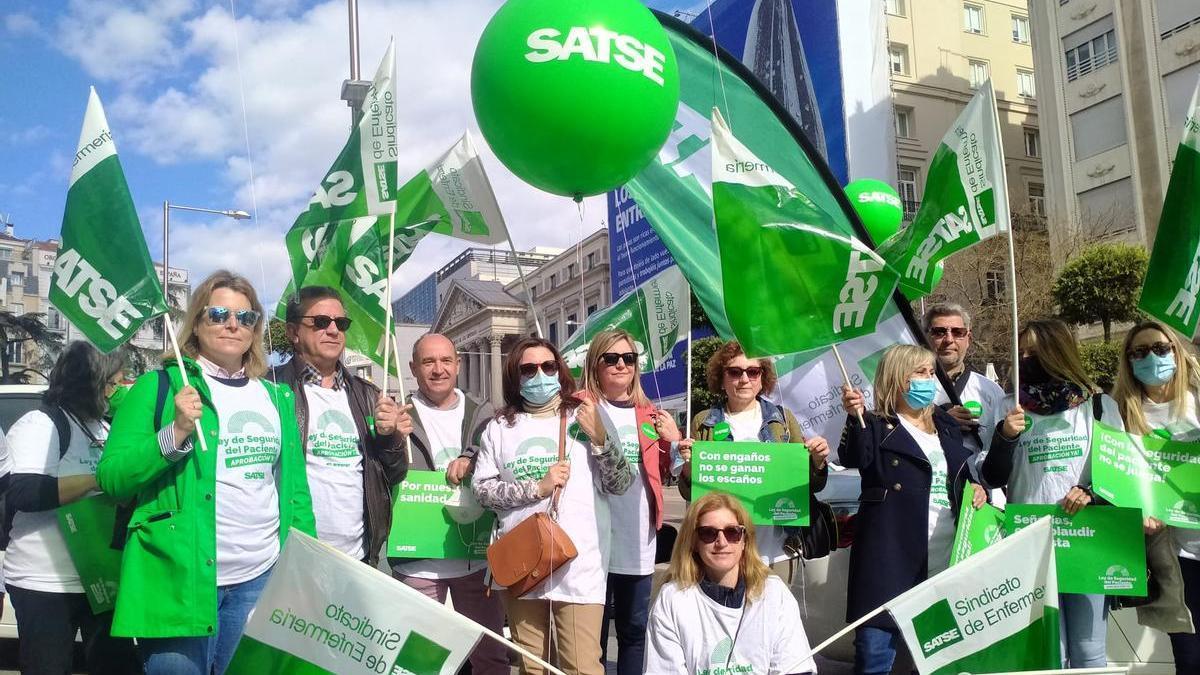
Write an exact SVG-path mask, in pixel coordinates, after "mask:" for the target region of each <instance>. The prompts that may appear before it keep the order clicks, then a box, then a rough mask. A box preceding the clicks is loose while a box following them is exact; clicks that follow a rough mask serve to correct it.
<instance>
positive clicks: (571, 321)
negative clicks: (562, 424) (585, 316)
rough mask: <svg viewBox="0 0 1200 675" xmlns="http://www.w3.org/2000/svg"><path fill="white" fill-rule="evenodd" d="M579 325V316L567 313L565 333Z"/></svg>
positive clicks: (569, 332) (571, 331)
mask: <svg viewBox="0 0 1200 675" xmlns="http://www.w3.org/2000/svg"><path fill="white" fill-rule="evenodd" d="M578 325H579V317H578V316H577V315H575V314H568V315H567V335H570V334H571V333H574V332H575V327H576V326H578Z"/></svg>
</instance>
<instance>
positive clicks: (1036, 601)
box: [886, 517, 1061, 675]
mask: <svg viewBox="0 0 1200 675" xmlns="http://www.w3.org/2000/svg"><path fill="white" fill-rule="evenodd" d="M1051 532H1052V530H1051V525H1050V518H1048V517H1047V518H1042V519H1040V520H1039V521H1037V522H1036V523H1034V524H1033V525H1030V526H1029V527H1027V528H1025V529H1023V530H1021V531H1019V532H1017V533H1016V534H1014V535H1012V536H1010V537H1007V538H1005V539H1003V540H1001V541H999V542H997V543H995V544H993V545H991V546H989V547H988V548H986V549H984V550H982V551H980V552H979V553H976V554H975V555H972V556H971V557H969V558H967V559H966V560H963V561H962V562H960V563H959V564H957V565H955V566H954V567H951V568H949V569H947V570H946V571H944V572H942V573H940V574H938V575H937V576H935V577H933V578H932V579H929V580H927V581H925V582H924V583H922V584H921V585H920V586H917V587H916V588H913V589H912V590H910V591H908V592H906V593H904V594H902V595H900V597H898V598H896V599H895V600H892V601H891V602H889V603H887V605H886V607H887V610H888V611H889V612H891V613H892V618H894V619H895V620H896V625H897V626H899V627H900V633H901V635H903V636H904V642H905V643H906V644H907V645H908V651H909V652H910V653H911V654H912V657H913V663H914V665H915V666H916V667H917V671H918V672H920V673H921V675H954V674H956V673H963V672H966V673H1008V672H1016V671H1022V670H1042V669H1052V668H1059V667H1061V660H1060V657H1059V654H1060V649H1059V644H1058V636H1059V625H1058V613H1059V608H1058V581H1057V572H1056V570H1055V566H1054V541H1053V536H1052V534H1051Z"/></svg>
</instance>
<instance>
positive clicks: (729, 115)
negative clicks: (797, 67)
mask: <svg viewBox="0 0 1200 675" xmlns="http://www.w3.org/2000/svg"><path fill="white" fill-rule="evenodd" d="M712 6H713V0H709V3H708V6H707V8H706V9H707V13H708V32H709V34H710V35H711V36H712V45H713V70H714V71H716V73H717V78H718V79H719V80H720V82H721V98H722V99H724V101H725V111H724V112H725V120H726V121H727V122H728V123H729V130H730V131H733V111H732V110H730V108H729V94H728V93H727V92H726V91H725V73H724V72H722V71H721V62H720V59H719V58H718V57H717V51H718V48H717V29H716V28H715V27H714V25H715V24H714V23H713V14H712ZM688 386H691V385H690V384H689V385H688Z"/></svg>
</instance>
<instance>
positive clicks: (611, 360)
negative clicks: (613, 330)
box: [600, 352, 638, 368]
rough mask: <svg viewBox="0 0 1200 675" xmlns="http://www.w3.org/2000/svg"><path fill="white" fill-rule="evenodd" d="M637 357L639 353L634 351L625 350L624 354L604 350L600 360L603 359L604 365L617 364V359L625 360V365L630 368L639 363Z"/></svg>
mask: <svg viewBox="0 0 1200 675" xmlns="http://www.w3.org/2000/svg"><path fill="white" fill-rule="evenodd" d="M637 358H638V355H637V354H636V353H634V352H625V353H622V354H618V353H617V352H604V353H603V354H601V355H600V360H601V361H603V362H604V365H606V366H615V365H617V361H624V362H625V365H627V366H629V367H630V368H632V367H633V366H634V364H636V363H637Z"/></svg>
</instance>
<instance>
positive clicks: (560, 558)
mask: <svg viewBox="0 0 1200 675" xmlns="http://www.w3.org/2000/svg"><path fill="white" fill-rule="evenodd" d="M566 443H567V416H566V411H565V410H564V411H563V414H562V415H560V416H559V424H558V461H560V462H561V461H562V460H563V459H564V458H565V457H566ZM561 491H562V488H555V489H554V494H553V495H552V496H551V497H550V508H549V510H548V512H546V513H535V514H533V515H532V516H529V517H528V518H526V519H525V520H522V521H521V522H520V523H517V526H516V527H514V528H513V529H511V530H509V531H508V532H507V533H505V534H504V535H503V536H501V537H500V538H499V539H497V540H496V541H494V542H492V545H491V546H488V550H487V559H488V566H489V567H490V568H491V572H492V578H493V579H495V580H496V583H498V584H500V585H501V586H504V587H505V588H507V589H508V592H510V593H512V594H513V595H514V596H516V597H518V598H519V597H521V596H523V595H525V594H526V593H528V592H529V591H532V590H533V589H535V588H537V587H538V586H539V585H541V584H542V583H543V582H545V581H546V579H549V578H550V575H551V574H552V573H553V572H554V570H556V569H558V568H559V567H562V566H563V565H565V564H566V563H568V562H570V561H572V560H574V559H575V556H577V555H579V552H578V551H576V550H575V544H574V543H573V542H572V541H571V538H570V537H568V536H567V533H566V531H565V530H563V529H562V527H560V526H559V524H558V523H557V522H555V519H556V518H557V516H558V495H559V492H561Z"/></svg>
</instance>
